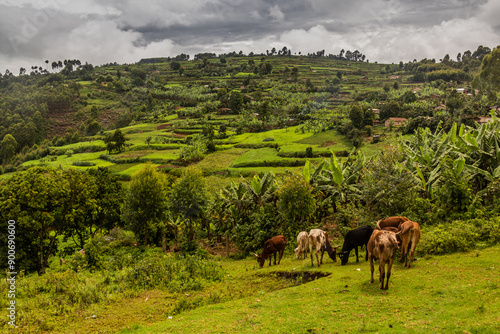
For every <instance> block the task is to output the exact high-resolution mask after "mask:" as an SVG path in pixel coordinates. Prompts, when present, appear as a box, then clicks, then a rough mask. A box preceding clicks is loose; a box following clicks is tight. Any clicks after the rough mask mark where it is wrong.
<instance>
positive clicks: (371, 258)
mask: <svg viewBox="0 0 500 334" xmlns="http://www.w3.org/2000/svg"><path fill="white" fill-rule="evenodd" d="M370 270H371V271H372V278H371V280H370V283H373V272H374V271H375V266H374V265H373V256H370Z"/></svg>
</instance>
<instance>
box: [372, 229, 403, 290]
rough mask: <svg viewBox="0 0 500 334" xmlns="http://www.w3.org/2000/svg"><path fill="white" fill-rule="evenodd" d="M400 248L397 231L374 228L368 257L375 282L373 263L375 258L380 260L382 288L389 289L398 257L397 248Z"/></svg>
mask: <svg viewBox="0 0 500 334" xmlns="http://www.w3.org/2000/svg"><path fill="white" fill-rule="evenodd" d="M397 249H398V241H397V239H396V233H394V232H391V231H385V230H374V231H373V233H372V236H371V237H370V240H369V241H368V246H367V250H368V258H369V259H370V269H371V280H370V283H373V272H374V270H375V267H374V265H373V261H374V260H377V259H378V260H379V262H380V263H379V272H380V278H379V281H380V289H381V290H387V289H389V278H390V277H391V268H392V263H393V262H394V258H395V257H396V250H397ZM386 262H387V282H386V283H385V287H384V279H385V264H386Z"/></svg>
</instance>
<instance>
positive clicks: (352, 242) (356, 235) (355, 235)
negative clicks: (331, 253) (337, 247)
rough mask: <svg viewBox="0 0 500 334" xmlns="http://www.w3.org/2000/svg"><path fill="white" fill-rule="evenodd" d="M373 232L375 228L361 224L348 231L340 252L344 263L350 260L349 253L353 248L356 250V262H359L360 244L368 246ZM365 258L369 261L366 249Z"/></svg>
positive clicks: (339, 254)
mask: <svg viewBox="0 0 500 334" xmlns="http://www.w3.org/2000/svg"><path fill="white" fill-rule="evenodd" d="M372 233H373V228H371V227H370V226H368V225H363V226H360V227H358V228H356V229H354V230H351V231H349V232H347V233H346V235H345V237H344V245H342V251H341V252H339V253H338V256H339V258H340V261H341V263H342V265H346V264H347V261H348V260H349V253H350V252H351V250H353V249H354V250H355V252H356V262H359V257H358V246H359V247H363V245H364V246H365V247H366V245H367V244H368V241H369V240H370V237H371V235H372ZM365 260H366V261H368V251H366V258H365Z"/></svg>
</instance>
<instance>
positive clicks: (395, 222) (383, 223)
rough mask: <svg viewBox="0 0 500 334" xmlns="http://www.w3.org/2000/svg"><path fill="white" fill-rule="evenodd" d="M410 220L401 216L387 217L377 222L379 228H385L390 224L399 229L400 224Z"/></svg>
mask: <svg viewBox="0 0 500 334" xmlns="http://www.w3.org/2000/svg"><path fill="white" fill-rule="evenodd" d="M408 220H409V219H408V218H406V217H400V216H396V217H389V218H385V219H382V220H379V221H378V222H377V228H378V229H379V230H383V229H384V228H385V227H388V226H390V227H395V228H397V229H399V225H401V224H402V223H404V222H406V221H408Z"/></svg>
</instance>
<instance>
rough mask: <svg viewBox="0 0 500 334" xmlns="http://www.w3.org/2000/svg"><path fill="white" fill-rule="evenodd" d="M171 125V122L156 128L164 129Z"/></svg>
mask: <svg viewBox="0 0 500 334" xmlns="http://www.w3.org/2000/svg"><path fill="white" fill-rule="evenodd" d="M170 127H171V124H168V123H167V124H160V125H158V126H157V127H156V130H163V129H167V128H170Z"/></svg>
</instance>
